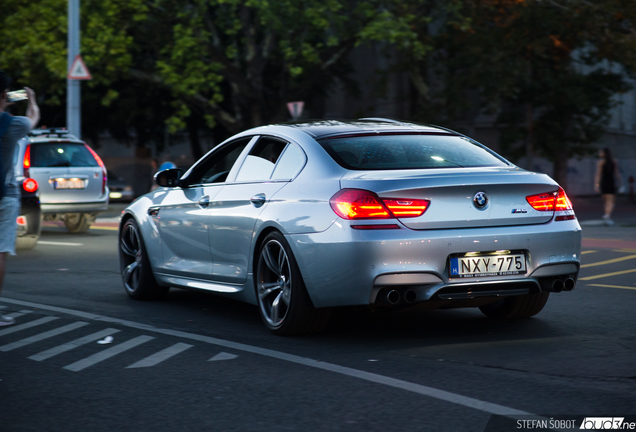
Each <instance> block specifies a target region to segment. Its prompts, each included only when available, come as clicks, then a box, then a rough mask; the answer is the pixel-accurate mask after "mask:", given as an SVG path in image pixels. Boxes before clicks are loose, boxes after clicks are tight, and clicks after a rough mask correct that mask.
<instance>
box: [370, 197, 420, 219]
mask: <svg viewBox="0 0 636 432" xmlns="http://www.w3.org/2000/svg"><path fill="white" fill-rule="evenodd" d="M382 202H384V205H386V206H387V207H388V209H389V211H390V212H391V213H393V215H394V216H395V217H397V218H412V217H419V216H422V215H423V214H424V212H425V211H426V209H427V208H428V205H429V204H430V203H431V202H430V201H428V200H406V199H383V200H382Z"/></svg>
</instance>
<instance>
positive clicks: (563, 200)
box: [555, 187, 572, 211]
mask: <svg viewBox="0 0 636 432" xmlns="http://www.w3.org/2000/svg"><path fill="white" fill-rule="evenodd" d="M555 210H556V211H565V210H572V202H571V201H570V199H569V198H568V196H567V195H566V194H565V191H564V190H563V188H562V187H560V188H559V191H558V192H557V195H556V208H555Z"/></svg>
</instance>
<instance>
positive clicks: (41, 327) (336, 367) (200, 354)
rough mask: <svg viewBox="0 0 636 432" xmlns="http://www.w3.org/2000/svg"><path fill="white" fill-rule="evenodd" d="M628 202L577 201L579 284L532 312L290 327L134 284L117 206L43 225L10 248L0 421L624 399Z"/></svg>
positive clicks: (254, 422)
mask: <svg viewBox="0 0 636 432" xmlns="http://www.w3.org/2000/svg"><path fill="white" fill-rule="evenodd" d="M575 204H576V203H575ZM634 207H636V206H634ZM576 208H577V207H576V205H575V209H576ZM628 210H629V211H627V212H626V213H625V214H623V213H620V215H621V217H620V220H619V219H617V224H616V225H615V226H614V227H605V226H600V225H599V224H597V222H596V221H595V220H593V219H591V218H593V217H594V215H593V214H592V213H591V211H590V213H586V211H582V212H581V213H582V214H584V215H585V217H586V218H587V219H586V220H585V221H584V224H583V227H584V237H585V240H584V251H585V252H584V255H583V269H582V272H581V275H580V279H579V282H578V284H577V286H576V289H575V290H574V291H572V292H569V293H566V292H564V293H560V294H552V295H551V297H550V299H549V301H548V304H547V305H546V307H545V309H544V310H543V311H542V312H541V313H540V314H539V315H537V316H536V317H534V318H532V319H527V320H518V321H495V320H489V319H487V318H485V317H484V316H483V315H482V314H481V312H479V311H478V310H449V311H421V310H411V311H407V312H403V313H400V314H381V315H378V314H370V313H368V312H367V311H364V310H356V309H342V310H338V311H337V313H336V316H335V318H334V319H333V321H332V322H331V324H330V326H329V327H328V328H327V329H326V331H324V332H323V333H321V334H319V335H314V336H310V337H296V338H282V337H275V336H272V335H271V334H269V333H268V332H267V331H266V329H265V328H264V326H263V325H262V324H261V322H260V319H259V317H258V314H257V310H256V308H255V307H254V306H250V305H245V304H242V303H238V302H235V301H231V300H227V299H224V298H221V297H217V296H215V295H212V294H208V293H200V292H190V291H181V290H174V289H173V290H171V291H170V294H169V296H168V298H167V299H166V300H163V301H154V302H137V301H133V300H130V299H129V298H128V297H127V295H126V294H125V292H124V289H123V288H122V286H121V281H120V278H119V271H118V258H117V237H116V231H115V230H113V228H112V224H108V223H102V224H98V225H100V226H97V227H96V228H94V229H91V230H90V231H89V232H88V233H86V234H84V235H72V234H69V233H67V232H65V230H64V229H63V228H60V227H54V226H48V227H46V228H45V230H44V232H43V235H42V237H41V241H40V243H39V244H38V246H37V247H36V248H35V249H34V250H32V251H24V252H20V253H19V254H18V256H15V257H11V258H10V259H9V262H8V271H7V276H6V281H5V287H4V289H3V293H2V298H0V308H2V311H3V313H6V314H12V315H14V316H15V317H16V320H17V324H16V325H15V326H11V327H4V328H1V329H0V431H3V432H4V431H65V432H66V431H102V430H104V431H202V430H205V431H208V430H209V431H226V430H227V431H264V430H271V431H323V430H324V431H358V430H360V431H420V430H422V431H483V430H485V428H486V426H487V424H488V422H489V420H491V416H492V415H493V414H501V415H504V416H508V417H509V418H513V419H516V418H526V417H519V416H523V415H539V416H544V418H550V417H552V418H567V416H573V415H576V416H595V415H596V416H630V415H631V416H634V415H636V403H635V402H636V334H634V328H636V326H634V321H635V319H634V314H635V312H634V306H635V305H636V282H635V279H634V275H635V274H636V267H635V266H634V263H635V262H636V226H634V225H633V222H636V218H633V219H632V210H633V209H632V208H628ZM116 214H117V208H114V213H113V214H111V215H107V216H114V215H116ZM579 219H581V220H584V218H583V217H582V216H581V215H580V214H579ZM108 336H110V337H111V338H112V341H110V343H103V342H108V339H107V337H108ZM100 342H102V343H100ZM497 419H499V418H497ZM497 419H495V418H493V419H492V420H491V422H495V420H497ZM516 425H517V423H516V422H515V423H507V425H506V426H502V427H501V428H499V429H497V430H519V429H517V428H516ZM577 429H578V427H577ZM488 430H495V428H494V427H493V423H491V424H490V427H489V429H488Z"/></svg>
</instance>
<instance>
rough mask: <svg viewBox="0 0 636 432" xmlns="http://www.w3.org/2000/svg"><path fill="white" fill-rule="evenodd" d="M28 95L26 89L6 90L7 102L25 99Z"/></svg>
mask: <svg viewBox="0 0 636 432" xmlns="http://www.w3.org/2000/svg"><path fill="white" fill-rule="evenodd" d="M28 98H29V97H28V96H27V92H26V90H16V91H10V92H7V102H18V101H22V100H27V99H28Z"/></svg>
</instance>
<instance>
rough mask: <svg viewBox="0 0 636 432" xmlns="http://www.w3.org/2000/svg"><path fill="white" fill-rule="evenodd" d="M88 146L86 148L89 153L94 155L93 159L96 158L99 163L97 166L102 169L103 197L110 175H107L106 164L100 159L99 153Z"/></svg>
mask: <svg viewBox="0 0 636 432" xmlns="http://www.w3.org/2000/svg"><path fill="white" fill-rule="evenodd" d="M84 145H85V146H86V148H87V149H88V151H90V152H91V154H92V155H93V157H94V158H95V160H96V161H97V164H98V165H99V166H100V167H102V195H103V194H105V193H106V182H107V181H108V175H107V174H106V165H104V162H103V161H102V158H100V157H99V155H98V154H97V153H95V150H93V149H92V148H90V147H89V146H88V144H84Z"/></svg>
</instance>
